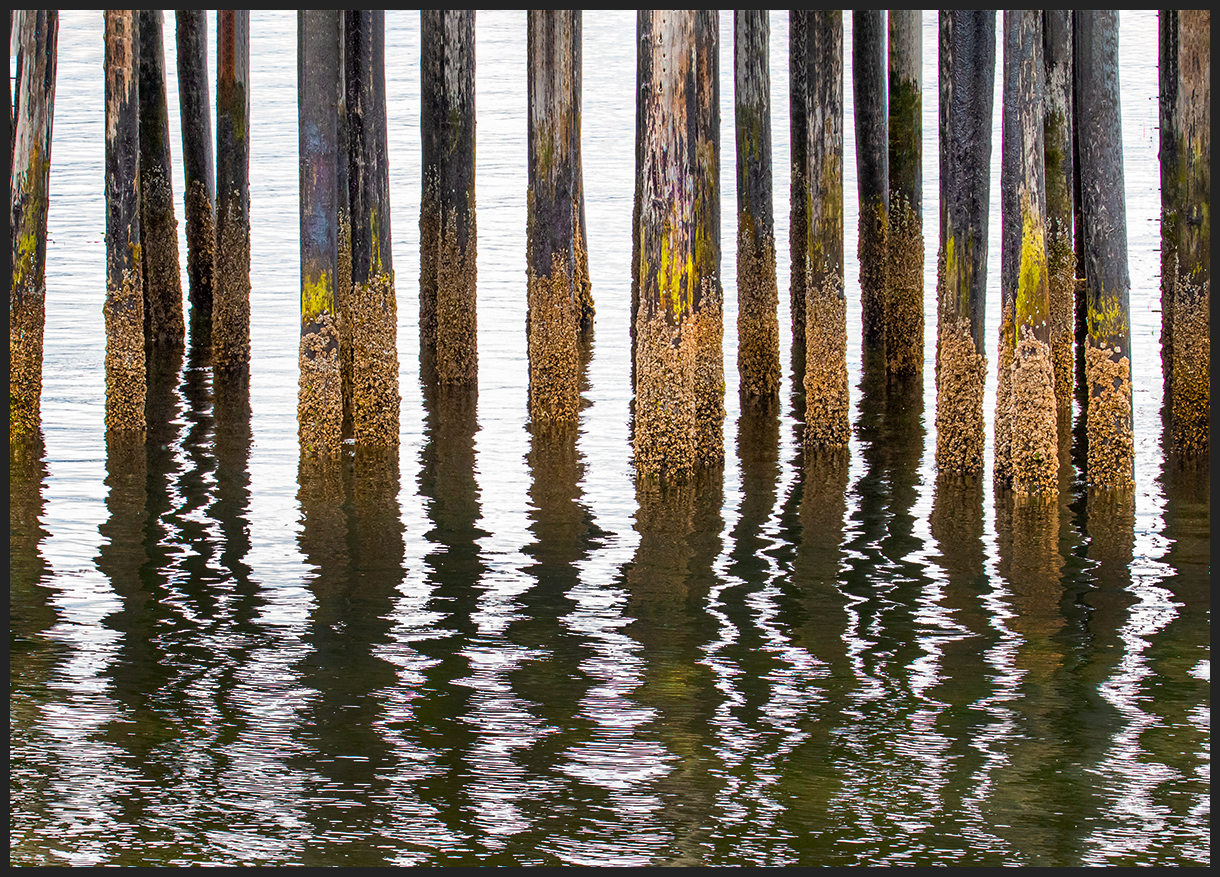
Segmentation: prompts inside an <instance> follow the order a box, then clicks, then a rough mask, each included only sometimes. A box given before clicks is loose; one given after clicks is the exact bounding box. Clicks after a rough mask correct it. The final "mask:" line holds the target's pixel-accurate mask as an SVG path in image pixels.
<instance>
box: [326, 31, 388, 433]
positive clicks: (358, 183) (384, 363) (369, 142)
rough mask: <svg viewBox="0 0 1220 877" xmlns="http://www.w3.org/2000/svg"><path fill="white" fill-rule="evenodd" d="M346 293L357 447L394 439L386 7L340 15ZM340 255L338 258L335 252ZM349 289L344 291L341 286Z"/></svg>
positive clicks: (344, 311) (344, 317)
mask: <svg viewBox="0 0 1220 877" xmlns="http://www.w3.org/2000/svg"><path fill="white" fill-rule="evenodd" d="M343 15H344V29H345V31H346V42H345V45H344V51H343V65H342V67H343V69H344V76H345V79H346V83H347V84H346V91H347V96H346V107H345V108H346V120H347V132H346V133H347V146H348V154H347V156H343V155H340V156H339V163H340V164H342V162H343V160H344V158H347V159H348V173H347V177H348V209H349V211H350V216H351V284H352V286H351V290H350V293H348V297H347V301H346V302H344V304H343V307H342V310H341V319H342V322H343V324H344V325H345V326H347V327H349V331H350V337H351V348H352V366H351V378H350V386H351V390H350V393H351V403H350V407H351V419H352V434H353V438H354V439H355V441H356V444H357V445H364V446H382V447H392V446H395V445H397V444H398V412H399V408H400V405H401V399H400V397H399V394H398V342H397V331H398V306H397V301H396V297H395V293H394V265H393V261H392V253H391V234H390V167H389V149H388V143H387V136H388V135H387V131H386V93H385V12H384V11H383V10H348V11H347V12H345V13H344V14H343ZM340 257H341V256H340ZM344 292H347V290H344Z"/></svg>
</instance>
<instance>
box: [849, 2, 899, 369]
mask: <svg viewBox="0 0 1220 877" xmlns="http://www.w3.org/2000/svg"><path fill="white" fill-rule="evenodd" d="M851 21H852V49H851V62H852V74H851V81H852V96H853V98H854V100H855V121H856V189H857V192H858V193H859V197H860V237H859V244H858V246H857V249H856V254H857V257H858V258H859V260H860V309H861V319H862V322H863V327H862V328H863V333H864V360H865V363H866V365H867V363H868V362H869V361H870V360H871V359H872V358H873V357H880V358H881V359H882V360H884V359H885V357H886V352H885V351H886V331H885V323H886V312H887V311H888V310H890V308H889V302H888V299H889V292H888V283H887V278H886V273H887V272H886V268H887V265H886V238H887V237H888V233H889V222H890V216H889V214H890V168H889V165H890V161H889V155H890V150H889V111H888V109H887V107H886V103H887V102H886V63H885V17H884V13H883V12H882V11H881V10H879V9H870V10H865V11H856V12H853V13H852V18H851Z"/></svg>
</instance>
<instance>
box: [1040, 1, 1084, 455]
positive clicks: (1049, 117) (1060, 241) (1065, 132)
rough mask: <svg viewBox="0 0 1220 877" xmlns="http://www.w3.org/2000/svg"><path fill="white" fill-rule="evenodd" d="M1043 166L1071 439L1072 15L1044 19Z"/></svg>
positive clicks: (1055, 356)
mask: <svg viewBox="0 0 1220 877" xmlns="http://www.w3.org/2000/svg"><path fill="white" fill-rule="evenodd" d="M1042 64H1043V71H1044V83H1045V90H1044V92H1043V95H1044V102H1043V113H1044V116H1043V118H1044V124H1043V153H1042V155H1043V166H1044V168H1045V172H1046V270H1047V275H1048V286H1049V295H1050V324H1051V359H1052V360H1053V362H1054V368H1055V404H1056V406H1057V410H1058V418H1059V421H1060V423H1061V424H1062V428H1060V429H1059V438H1060V441H1063V440H1064V439H1066V438H1067V431H1068V427H1069V426H1070V418H1071V413H1072V391H1073V382H1074V371H1073V368H1072V343H1073V338H1074V334H1075V328H1074V322H1075V309H1076V253H1075V249H1074V242H1073V206H1072V201H1073V191H1074V188H1075V181H1076V167H1075V162H1074V154H1073V153H1074V150H1073V140H1074V136H1073V131H1074V128H1073V126H1072V120H1073V109H1072V13H1071V12H1069V11H1066V10H1058V11H1046V12H1043V13H1042Z"/></svg>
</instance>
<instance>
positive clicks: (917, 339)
mask: <svg viewBox="0 0 1220 877" xmlns="http://www.w3.org/2000/svg"><path fill="white" fill-rule="evenodd" d="M922 19H923V13H921V12H920V11H919V10H909V9H891V10H889V12H888V14H887V28H888V44H887V46H888V50H887V55H886V60H887V64H888V70H889V76H888V79H889V83H888V84H889V93H888V102H889V131H888V137H889V173H890V212H889V218H890V222H889V229H888V231H889V234H888V235H887V239H886V258H887V260H888V264H889V267H888V283H889V310H888V312H887V316H886V321H887V330H886V370H887V371H888V372H889V373H890V374H894V375H916V374H920V373H922V372H923V358H924V319H923V265H924V243H923V167H922V166H923V94H922V92H923V21H922Z"/></svg>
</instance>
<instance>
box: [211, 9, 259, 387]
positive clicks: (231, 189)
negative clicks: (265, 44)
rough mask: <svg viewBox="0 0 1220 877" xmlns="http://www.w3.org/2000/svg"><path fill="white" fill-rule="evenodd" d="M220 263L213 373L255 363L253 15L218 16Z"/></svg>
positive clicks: (230, 11)
mask: <svg viewBox="0 0 1220 877" xmlns="http://www.w3.org/2000/svg"><path fill="white" fill-rule="evenodd" d="M216 42H217V46H216V262H215V268H214V273H213V299H212V368H213V370H214V371H218V372H233V371H243V372H244V371H245V370H246V369H247V368H249V363H250V140H249V132H250V88H249V83H250V10H248V9H237V10H233V9H221V10H218V11H217V13H216Z"/></svg>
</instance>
